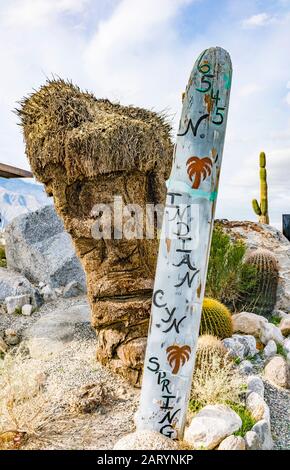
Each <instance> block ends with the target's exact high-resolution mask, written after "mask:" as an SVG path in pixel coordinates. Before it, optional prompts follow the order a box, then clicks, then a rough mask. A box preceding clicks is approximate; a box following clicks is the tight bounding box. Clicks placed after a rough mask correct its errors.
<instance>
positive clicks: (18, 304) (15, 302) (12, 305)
mask: <svg viewBox="0 0 290 470" xmlns="http://www.w3.org/2000/svg"><path fill="white" fill-rule="evenodd" d="M29 303H30V296H29V295H26V294H25V295H16V296H14V297H6V299H5V305H6V309H7V313H14V312H15V310H16V309H17V308H20V309H21V308H22V307H23V305H25V304H29Z"/></svg>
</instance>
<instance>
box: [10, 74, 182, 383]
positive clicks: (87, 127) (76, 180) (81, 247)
mask: <svg viewBox="0 0 290 470" xmlns="http://www.w3.org/2000/svg"><path fill="white" fill-rule="evenodd" d="M18 113H19V116H20V118H21V124H22V126H23V130H24V138H25V142H26V153H27V156H28V159H29V162H30V165H31V168H32V171H33V173H34V175H35V176H36V178H37V179H38V180H39V181H40V182H42V183H44V185H45V187H46V191H47V193H48V194H49V195H51V196H53V198H54V204H55V208H56V211H57V212H58V214H59V215H60V217H61V218H62V220H63V222H64V225H65V228H66V230H67V231H68V232H69V233H70V235H71V236H72V239H73V242H74V245H75V247H76V251H77V254H78V256H79V257H80V259H81V262H82V265H83V267H84V270H85V272H86V277H87V285H88V297H89V301H90V306H91V312H92V324H93V326H94V328H95V329H96V331H97V333H98V334H97V358H98V360H99V361H101V363H102V364H105V365H109V366H110V367H111V368H112V369H113V370H114V371H116V372H117V373H119V374H121V375H122V376H124V377H126V378H127V379H128V380H129V381H130V382H131V383H133V384H134V385H137V386H138V385H139V384H140V378H141V372H142V366H143V359H144V351H145V345H146V336H147V330H148V319H149V315H150V306H151V296H152V288H153V279H154V274H155V263H156V255H157V249H158V243H157V239H156V226H155V237H154V238H153V239H149V240H146V239H131V240H128V239H124V238H121V239H114V238H112V239H104V238H101V239H96V238H94V237H93V236H92V229H93V227H94V224H95V223H96V218H95V214H94V212H93V211H92V209H93V207H94V206H95V204H99V203H103V204H105V205H106V207H111V208H113V203H114V196H116V195H118V196H121V197H122V200H123V204H132V203H134V204H138V205H140V206H141V208H142V209H143V210H145V205H146V203H151V204H159V203H163V198H164V196H165V194H164V193H165V191H164V182H165V180H166V178H167V176H168V174H167V173H168V169H169V167H170V163H171V158H172V150H173V149H172V143H171V140H170V128H169V126H168V124H167V123H166V122H165V120H164V119H163V118H162V116H159V115H157V114H155V113H153V112H150V111H146V110H144V109H139V108H133V107H122V106H120V105H118V104H112V103H110V102H109V101H108V100H97V99H96V98H95V97H94V96H93V95H91V94H89V93H83V92H81V91H80V90H79V89H78V88H77V87H75V86H73V85H72V84H70V83H66V82H63V81H61V80H57V81H51V82H48V83H47V84H46V85H45V86H43V87H41V88H40V90H39V91H37V92H35V93H33V94H32V95H31V96H30V97H28V98H26V99H24V100H23V101H22V103H21V107H20V109H19V110H18ZM103 224H105V222H103ZM112 230H113V228H112ZM142 230H143V226H142V227H141V231H142Z"/></svg>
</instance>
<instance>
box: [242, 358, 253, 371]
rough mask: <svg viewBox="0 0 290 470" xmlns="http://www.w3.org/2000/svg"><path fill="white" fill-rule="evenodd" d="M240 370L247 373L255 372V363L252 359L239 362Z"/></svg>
mask: <svg viewBox="0 0 290 470" xmlns="http://www.w3.org/2000/svg"><path fill="white" fill-rule="evenodd" d="M239 371H240V372H241V373H242V374H245V375H248V374H251V373H252V372H253V364H252V363H251V361H248V360H244V361H242V362H241V363H240V364H239Z"/></svg>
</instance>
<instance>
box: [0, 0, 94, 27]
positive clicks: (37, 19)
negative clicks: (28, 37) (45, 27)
mask: <svg viewBox="0 0 290 470" xmlns="http://www.w3.org/2000/svg"><path fill="white" fill-rule="evenodd" d="M87 3H88V0H49V1H47V0H14V1H12V2H9V6H8V8H7V11H6V14H5V18H4V19H5V23H6V24H7V25H9V26H11V27H12V26H14V27H20V26H29V27H31V26H34V25H39V24H40V23H43V22H45V21H48V20H49V17H50V16H57V15H58V14H59V13H79V12H81V11H82V10H83V9H84V7H85V5H86V4H87Z"/></svg>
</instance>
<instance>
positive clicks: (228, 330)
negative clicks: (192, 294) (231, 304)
mask: <svg viewBox="0 0 290 470" xmlns="http://www.w3.org/2000/svg"><path fill="white" fill-rule="evenodd" d="M199 334H200V335H205V334H209V335H213V336H216V337H217V338H220V339H223V338H228V337H229V336H232V334H233V326H232V317H231V313H230V311H229V309H228V308H227V307H226V306H225V305H223V304H222V303H221V302H219V301H218V300H215V299H211V298H207V297H205V298H204V301H203V305H202V313H201V320H200V329H199Z"/></svg>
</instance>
